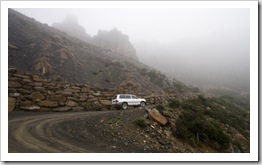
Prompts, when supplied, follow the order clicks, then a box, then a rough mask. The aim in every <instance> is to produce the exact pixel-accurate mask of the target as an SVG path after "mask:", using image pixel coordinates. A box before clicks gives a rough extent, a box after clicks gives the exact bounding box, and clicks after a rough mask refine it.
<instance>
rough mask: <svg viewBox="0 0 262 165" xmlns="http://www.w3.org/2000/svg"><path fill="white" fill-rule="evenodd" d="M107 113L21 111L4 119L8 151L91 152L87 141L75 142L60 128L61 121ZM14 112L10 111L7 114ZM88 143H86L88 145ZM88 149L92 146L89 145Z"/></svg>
mask: <svg viewBox="0 0 262 165" xmlns="http://www.w3.org/2000/svg"><path fill="white" fill-rule="evenodd" d="M105 113H110V111H101V112H75V113H49V114H41V113H39V114H37V115H36V114H33V113H32V114H33V115H32V116H30V115H31V113H30V114H29V113H25V115H18V116H17V117H11V118H9V121H8V152H10V153H20V152H22V153H32V152H36V153H59V152H73V153H75V152H79V153H84V152H94V151H92V149H90V148H89V146H88V143H87V144H81V143H80V142H77V139H72V135H68V134H67V133H68V132H67V131H66V130H64V129H62V127H63V124H65V123H67V122H71V121H77V120H79V119H83V118H85V119H86V120H88V119H89V118H90V117H95V116H96V115H100V114H105ZM13 115H14V116H15V114H11V116H13ZM91 143H92V142H90V144H91ZM91 148H94V146H92V147H91Z"/></svg>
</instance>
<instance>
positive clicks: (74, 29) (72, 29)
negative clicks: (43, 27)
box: [52, 15, 92, 42]
mask: <svg viewBox="0 0 262 165" xmlns="http://www.w3.org/2000/svg"><path fill="white" fill-rule="evenodd" d="M52 26H53V27H54V28H56V29H58V30H61V31H63V32H65V33H67V34H68V35H71V36H73V37H76V38H78V39H80V40H83V41H85V42H91V41H92V38H91V36H90V35H89V34H87V33H86V31H85V28H84V27H82V26H81V25H80V24H79V23H78V21H77V17H76V16H74V15H68V16H66V18H65V20H64V21H63V22H61V23H54V24H53V25H52Z"/></svg>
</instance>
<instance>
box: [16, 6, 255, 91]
mask: <svg viewBox="0 0 262 165" xmlns="http://www.w3.org/2000/svg"><path fill="white" fill-rule="evenodd" d="M15 10H17V11H19V12H21V13H23V14H25V15H27V16H29V17H33V18H35V19H36V20H37V21H40V22H42V23H47V24H48V25H50V26H51V25H52V24H53V23H58V22H62V21H63V20H64V18H65V17H66V16H67V15H69V14H70V15H71V14H73V15H75V16H76V17H77V18H78V22H79V24H80V25H82V26H83V27H84V28H85V30H86V33H88V34H90V35H91V36H94V35H96V34H97V32H98V30H100V29H101V30H112V29H113V28H117V29H118V30H120V31H121V32H122V33H124V34H127V35H128V36H129V40H130V42H131V43H132V44H133V46H134V48H135V49H136V53H137V56H138V58H139V60H140V61H141V62H143V63H145V64H147V65H150V66H153V67H156V68H157V69H159V70H161V71H162V72H164V73H166V74H167V75H168V76H170V77H172V78H176V79H177V80H180V81H182V82H184V83H186V84H191V85H196V86H198V87H204V86H217V87H229V88H234V89H237V90H239V91H245V92H249V76H250V69H249V68H250V34H249V33H250V27H249V26H250V24H249V22H250V19H249V9H245V8H241V9H240V8H239V9H237V8H223V9H222V8H221V9H218V8H217V9H210V8H203V9H194V8H188V9H185V8H178V9H172V8H170V9H39V8H38V9H33V8H31V9H15Z"/></svg>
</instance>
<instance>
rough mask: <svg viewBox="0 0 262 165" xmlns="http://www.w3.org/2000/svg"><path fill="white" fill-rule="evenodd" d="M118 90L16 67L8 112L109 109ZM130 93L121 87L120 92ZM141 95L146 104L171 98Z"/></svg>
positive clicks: (10, 81)
mask: <svg viewBox="0 0 262 165" xmlns="http://www.w3.org/2000/svg"><path fill="white" fill-rule="evenodd" d="M119 92H120V91H119V90H116V91H113V90H105V89H103V90H101V89H94V88H91V87H89V86H88V85H83V84H69V83H66V82H59V81H50V80H48V79H46V78H42V77H39V76H37V75H31V74H28V73H18V72H17V70H16V69H14V68H9V70H8V111H13V110H15V111H21V110H22V111H59V112H63V111H94V110H110V109H111V108H112V107H111V98H112V97H113V96H114V95H115V94H117V93H119ZM130 92H131V93H132V91H125V90H121V92H120V93H130ZM133 94H135V93H133ZM140 97H144V98H146V100H147V104H157V103H161V102H163V101H165V100H166V99H167V98H168V97H167V96H157V95H156V94H152V95H149V96H140Z"/></svg>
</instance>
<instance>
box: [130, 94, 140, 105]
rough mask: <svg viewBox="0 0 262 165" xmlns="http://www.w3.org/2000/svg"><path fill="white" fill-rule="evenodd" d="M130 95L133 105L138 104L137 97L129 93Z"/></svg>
mask: <svg viewBox="0 0 262 165" xmlns="http://www.w3.org/2000/svg"><path fill="white" fill-rule="evenodd" d="M131 97H132V104H133V105H139V104H140V102H139V100H138V98H137V97H136V96H135V95H131Z"/></svg>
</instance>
